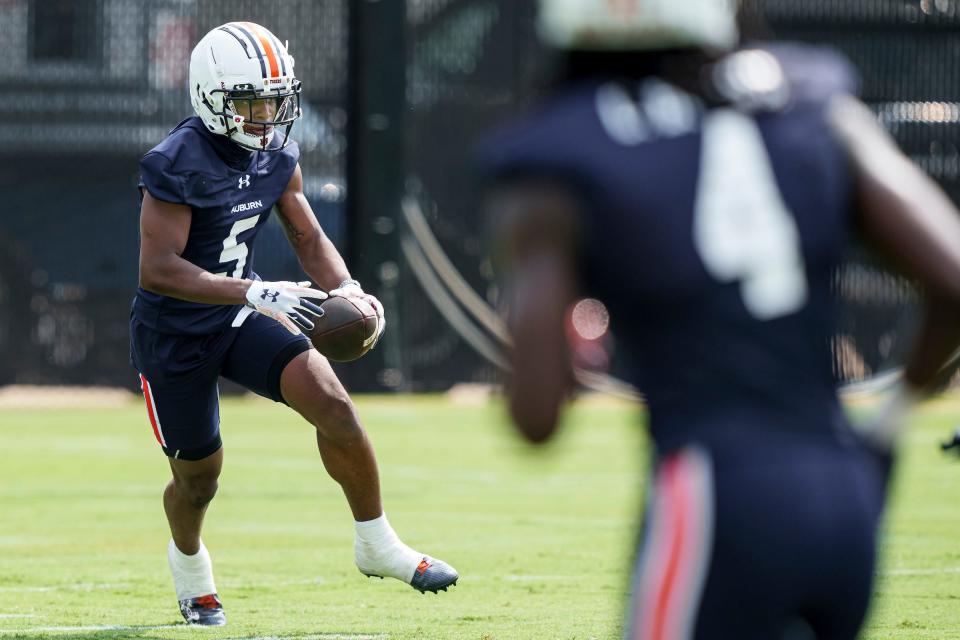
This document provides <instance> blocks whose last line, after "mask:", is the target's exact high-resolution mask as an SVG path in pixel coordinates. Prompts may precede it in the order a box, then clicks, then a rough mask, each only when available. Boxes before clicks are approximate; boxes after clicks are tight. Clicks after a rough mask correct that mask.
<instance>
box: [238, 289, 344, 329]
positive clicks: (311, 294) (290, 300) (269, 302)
mask: <svg viewBox="0 0 960 640" xmlns="http://www.w3.org/2000/svg"><path fill="white" fill-rule="evenodd" d="M309 284H310V283H309V282H303V283H300V282H262V281H260V280H257V281H255V282H254V283H253V284H251V285H250V288H249V289H247V296H246V297H247V304H248V305H249V306H251V307H253V308H254V309H256V310H257V311H258V312H259V313H262V314H263V315H265V316H267V317H269V318H273V319H274V320H276V321H277V322H279V323H280V324H282V325H283V326H284V327H285V328H286V329H287V331H289V332H290V333H302V332H303V330H306V331H310V330H311V329H313V320H311V319H310V317H309V316H311V315H312V316H313V317H319V316H322V315H323V309H321V308H320V305H319V304H318V303H319V302H320V301H322V300H325V299H326V298H327V294H326V293H324V292H323V291H319V290H317V289H310V288H309V287H308V286H307V285H309ZM271 289H272V291H271ZM311 300H316V301H317V302H311Z"/></svg>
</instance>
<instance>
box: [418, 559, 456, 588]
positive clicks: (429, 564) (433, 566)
mask: <svg viewBox="0 0 960 640" xmlns="http://www.w3.org/2000/svg"><path fill="white" fill-rule="evenodd" d="M459 579H460V575H459V574H458V573H457V570H456V569H454V568H453V567H451V566H450V565H448V564H447V563H446V562H444V561H443V560H436V559H434V558H431V557H429V556H424V557H423V560H421V561H420V564H419V565H417V570H416V571H414V572H413V579H412V580H410V586H411V587H413V588H414V589H416V590H417V591H419V592H420V593H426V592H427V591H430V592H432V593H437V592H438V591H446V590H447V587H454V586H456V585H457V580H459Z"/></svg>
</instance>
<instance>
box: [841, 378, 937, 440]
mask: <svg viewBox="0 0 960 640" xmlns="http://www.w3.org/2000/svg"><path fill="white" fill-rule="evenodd" d="M922 396H923V394H922V393H921V392H920V391H919V390H917V389H913V388H912V387H910V386H908V385H907V383H906V382H903V381H900V382H898V383H897V384H896V385H895V386H894V387H893V388H892V389H889V390H887V391H886V392H885V393H884V394H883V396H882V397H881V398H880V399H879V400H878V401H877V402H876V405H875V406H874V408H873V410H872V412H871V413H870V415H869V416H867V417H865V418H861V419H860V420H853V421H852V422H851V424H852V426H853V429H854V431H856V432H858V433H859V434H860V435H861V436H862V437H863V438H864V439H865V440H866V441H867V442H868V443H869V444H870V445H872V446H873V447H876V448H877V449H880V450H881V451H889V450H890V449H892V448H893V447H894V445H896V443H897V441H898V440H899V439H900V436H901V434H902V433H903V431H904V429H905V427H906V423H907V418H908V417H909V414H910V411H911V409H913V407H914V405H916V404H917V403H918V402H920V400H922Z"/></svg>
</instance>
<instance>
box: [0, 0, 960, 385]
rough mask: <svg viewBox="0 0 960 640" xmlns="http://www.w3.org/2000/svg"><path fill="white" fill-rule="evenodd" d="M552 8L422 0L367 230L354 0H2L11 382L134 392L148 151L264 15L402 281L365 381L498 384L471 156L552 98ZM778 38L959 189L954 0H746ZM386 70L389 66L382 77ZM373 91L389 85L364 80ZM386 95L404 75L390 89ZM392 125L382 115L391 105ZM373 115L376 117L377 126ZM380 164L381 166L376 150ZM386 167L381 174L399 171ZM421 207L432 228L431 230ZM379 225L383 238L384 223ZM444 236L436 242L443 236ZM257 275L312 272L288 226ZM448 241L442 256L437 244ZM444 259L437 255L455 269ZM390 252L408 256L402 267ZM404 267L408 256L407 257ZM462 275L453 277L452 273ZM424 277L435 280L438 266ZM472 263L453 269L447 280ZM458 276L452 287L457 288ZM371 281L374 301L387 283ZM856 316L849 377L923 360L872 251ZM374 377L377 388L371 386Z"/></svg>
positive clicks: (0, 212) (325, 156)
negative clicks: (195, 69)
mask: <svg viewBox="0 0 960 640" xmlns="http://www.w3.org/2000/svg"><path fill="white" fill-rule="evenodd" d="M535 5H536V3H535V2H532V1H524V2H514V1H512V0H408V2H407V3H406V21H405V24H396V25H383V24H379V25H376V29H377V30H379V32H382V30H383V29H385V28H395V29H398V30H401V31H402V37H401V41H404V42H405V47H404V48H405V51H401V50H398V51H396V55H397V56H402V57H403V58H402V59H405V61H406V63H405V65H404V66H405V70H406V71H405V75H406V78H405V94H404V95H398V96H397V100H399V101H402V102H403V104H402V108H401V111H402V112H403V114H404V118H403V122H402V128H403V135H404V138H403V139H404V140H405V141H406V142H405V146H404V150H403V153H402V154H399V155H398V154H396V153H392V154H385V156H384V157H389V158H391V160H390V161H391V162H394V160H393V158H396V157H400V158H401V160H400V162H401V163H402V164H403V173H404V175H405V177H406V180H405V184H404V187H403V191H404V192H405V193H406V195H407V200H406V201H405V203H404V205H405V206H404V211H406V210H408V209H409V210H411V211H414V212H415V213H416V216H419V219H420V220H421V221H422V222H425V223H426V224H425V228H426V230H427V232H428V233H427V237H426V238H425V237H424V235H423V233H422V231H423V229H421V230H420V231H421V233H420V234H419V235H418V234H414V233H413V228H412V227H411V226H410V224H411V223H410V221H409V220H407V219H406V217H405V215H404V213H403V212H401V206H400V202H397V203H396V208H397V210H396V211H395V212H391V211H384V212H383V213H382V214H381V215H380V216H378V217H377V218H376V219H375V220H358V219H352V220H348V219H347V216H346V214H345V211H346V210H347V209H346V206H345V197H346V195H347V188H346V187H347V185H346V178H345V176H346V175H347V152H348V140H347V138H348V132H349V131H350V128H349V127H348V113H349V112H351V105H348V99H349V91H348V89H349V85H348V80H349V81H354V82H356V81H358V78H350V77H349V74H348V69H349V68H350V65H349V60H348V51H349V46H348V45H349V42H350V39H351V37H355V38H357V40H355V42H356V43H358V44H359V46H361V47H362V46H363V45H364V37H365V34H364V33H362V32H361V33H357V32H354V33H353V34H351V33H349V25H351V24H353V25H354V28H355V29H359V30H361V31H362V30H363V29H365V28H367V27H368V26H370V25H367V24H365V23H364V22H362V21H360V22H357V21H355V22H353V23H351V22H350V16H349V15H348V14H349V13H350V11H351V9H354V10H355V9H356V8H357V6H359V3H348V2H347V1H346V0H278V1H276V2H269V3H265V2H258V1H254V0H231V1H229V2H228V1H226V0H150V1H146V0H144V1H137V0H4V1H3V2H0V47H2V49H3V51H4V52H5V54H6V55H5V64H4V65H2V66H0V80H2V83H0V139H2V140H3V141H4V144H3V152H2V153H3V155H2V159H0V187H2V193H3V194H4V196H5V206H4V207H3V208H2V209H0V384H6V383H12V382H25V383H85V384H90V383H98V384H119V385H124V386H132V385H133V384H134V377H133V375H132V372H131V371H130V369H129V366H128V364H127V318H128V310H129V303H130V300H131V298H132V295H133V293H134V289H135V286H136V277H137V222H138V215H137V214H138V206H139V204H138V197H137V193H136V189H135V185H136V178H137V160H138V158H139V157H140V155H142V154H143V153H144V152H145V151H146V150H147V149H149V148H150V147H152V146H153V145H154V144H156V143H157V142H158V141H159V140H160V139H162V137H163V136H164V135H165V134H166V132H167V131H168V130H169V129H170V128H172V127H173V126H174V125H175V124H176V123H177V122H179V121H180V120H181V119H182V118H184V117H186V116H187V115H189V114H190V113H191V109H190V105H189V101H188V99H187V94H186V88H185V79H186V71H187V60H188V56H189V52H190V50H191V48H192V46H193V44H194V43H195V42H196V40H197V39H198V38H199V37H200V36H202V35H203V34H204V33H206V31H207V30H209V29H210V28H212V27H214V26H217V25H219V24H222V23H224V22H228V21H231V20H250V21H254V22H259V23H261V24H263V25H265V26H266V27H268V28H269V29H271V30H272V31H274V32H275V33H276V34H278V35H279V36H280V37H281V38H282V39H287V40H289V43H290V51H291V53H292V54H293V55H294V57H295V58H296V60H297V74H298V77H300V78H301V80H302V81H303V85H304V98H305V105H304V111H305V114H304V118H303V121H302V122H301V123H298V124H297V126H296V127H295V129H294V131H295V134H294V135H295V137H296V138H297V139H298V141H299V142H300V145H301V148H302V150H303V155H302V159H301V163H302V165H303V168H304V175H305V177H306V185H305V186H306V191H307V196H308V198H309V199H310V201H311V203H312V205H313V207H314V210H315V211H316V212H317V214H318V217H319V218H320V221H321V223H322V224H323V226H324V228H325V229H326V231H327V233H328V234H329V235H330V236H331V237H333V238H334V240H335V241H336V242H337V244H338V246H340V247H341V248H342V249H343V250H344V251H345V252H347V254H348V257H352V258H353V259H354V260H363V261H371V262H378V263H379V261H380V260H381V258H383V265H388V266H389V265H392V266H393V267H396V268H393V267H391V268H389V269H388V268H386V267H384V268H381V269H380V271H379V272H378V273H381V274H382V275H383V277H384V278H386V277H387V276H389V277H390V278H392V279H394V280H396V279H397V278H399V281H398V284H397V286H396V299H397V301H398V305H399V306H398V307H397V311H396V312H397V313H398V314H399V315H400V319H401V320H402V321H401V322H397V323H395V324H393V325H390V326H392V327H394V331H396V332H397V335H396V336H395V338H394V340H393V343H392V345H393V346H392V347H391V351H390V353H391V354H392V355H390V357H389V360H390V362H389V367H390V371H391V372H393V373H395V374H396V375H388V376H385V375H382V374H383V373H384V371H383V368H384V367H386V366H387V364H385V363H384V359H383V357H382V356H380V357H379V359H376V358H373V359H371V360H370V361H369V362H367V363H364V362H363V361H361V363H359V364H358V365H356V367H358V369H356V370H357V371H359V372H360V374H361V375H354V376H351V379H352V382H353V386H354V388H363V387H373V386H376V387H387V388H401V389H437V388H445V387H448V386H449V385H450V384H452V383H454V382H458V381H481V382H482V381H488V380H491V379H493V378H494V377H495V375H496V366H495V365H494V364H492V362H491V360H495V359H496V351H497V345H498V340H497V328H496V326H495V322H493V321H492V320H491V319H490V318H488V317H486V316H484V313H485V312H487V311H489V308H490V307H492V306H494V305H495V303H496V288H495V284H494V281H493V274H492V272H491V267H490V264H489V261H488V260H487V247H486V242H485V236H484V226H483V222H482V221H481V220H480V219H479V217H478V207H477V203H476V202H475V198H476V191H475V185H474V184H473V180H472V178H471V174H470V172H469V157H468V150H469V149H470V147H471V145H472V144H473V143H474V142H475V141H476V140H477V138H478V137H479V136H480V135H481V133H482V132H483V131H484V130H486V129H487V128H488V127H489V126H490V125H491V124H493V123H494V122H496V121H497V120H499V119H501V118H502V117H503V116H505V115H506V114H507V113H509V112H510V111H511V110H513V109H515V108H516V107H517V106H518V105H520V104H522V103H524V102H525V101H527V100H529V99H530V97H531V96H532V95H533V92H534V89H535V86H536V84H537V81H538V78H539V77H540V74H541V73H543V72H544V70H545V69H546V68H548V67H549V65H548V59H547V54H546V53H545V52H544V51H542V50H541V49H540V48H539V47H538V46H537V44H536V37H535V30H534V15H535V8H536V6H535ZM744 6H745V15H746V19H745V24H747V25H748V27H749V30H750V32H751V33H754V34H757V35H759V36H761V37H770V36H776V37H780V38H785V39H797V40H803V41H810V42H818V43H827V44H832V45H834V46H837V47H839V48H841V49H842V50H843V51H844V52H845V53H846V54H847V55H848V56H849V57H850V58H851V59H852V60H853V61H854V63H856V65H857V66H858V67H859V68H860V70H861V72H862V75H863V96H864V98H865V100H866V101H867V102H868V103H869V104H870V106H871V107H873V108H874V109H875V110H876V111H877V113H878V115H879V117H880V118H881V120H882V121H883V122H884V124H885V125H886V126H887V127H888V128H889V129H890V130H891V131H892V132H893V133H894V134H895V135H896V137H897V139H898V140H899V141H900V143H901V145H902V146H903V148H904V149H905V150H906V151H907V152H908V153H909V154H910V155H911V156H912V157H913V158H914V159H915V160H916V161H917V162H918V163H920V165H921V166H923V167H924V169H926V170H927V171H928V172H930V174H931V175H933V176H934V177H935V178H936V179H937V180H939V181H940V182H941V184H943V185H944V187H945V188H946V189H947V191H948V192H949V193H950V194H951V196H952V197H953V198H955V199H957V198H960V182H958V171H960V151H958V146H957V145H958V142H957V140H958V128H957V125H958V122H960V96H958V95H957V94H958V93H960V83H957V81H956V80H955V78H956V77H958V72H960V9H958V8H957V7H958V5H957V3H955V2H952V1H951V0H900V1H893V0H808V1H805V2H794V1H789V0H745V2H744ZM373 75H374V76H375V75H376V67H375V66H374V72H373ZM359 80H362V81H364V82H367V83H371V84H373V85H375V83H377V82H378V81H379V80H380V79H378V78H376V77H367V78H362V79H359ZM383 80H384V86H386V85H387V84H389V78H384V79H383ZM373 115H374V116H376V114H373ZM371 121H372V122H374V121H376V117H374V118H372V119H371ZM362 166H364V167H366V169H364V170H366V171H378V167H377V162H376V158H373V159H368V162H367V163H366V164H364V165H362ZM382 168H383V167H380V169H382ZM416 216H415V217H416ZM393 223H397V224H398V229H399V231H400V232H401V233H400V235H401V236H402V239H401V245H402V246H403V247H404V248H405V249H406V250H407V251H404V252H399V253H398V255H396V256H386V257H384V256H379V255H377V252H378V251H380V249H379V248H377V247H371V248H369V249H367V250H364V248H363V247H360V248H359V250H358V248H357V247H356V246H353V245H352V244H351V242H350V240H351V238H352V239H354V240H356V238H361V239H362V238H364V237H365V236H363V235H362V234H357V233H355V230H356V227H357V225H364V224H373V225H374V226H375V227H376V228H378V229H381V230H382V231H383V233H384V234H389V233H390V232H391V229H392V227H391V224H393ZM377 225H379V226H377ZM430 242H433V243H435V245H430ZM258 243H259V244H258V249H257V261H258V262H257V265H256V268H257V271H258V272H259V273H261V274H262V275H263V276H264V277H276V278H289V277H294V276H296V274H297V272H298V269H297V265H296V260H295V258H294V256H293V254H292V253H291V252H290V251H289V249H288V248H287V247H286V242H285V240H284V238H283V234H282V232H281V231H280V229H279V228H278V227H277V226H275V225H273V223H271V226H270V227H268V228H267V230H266V231H265V232H264V234H262V237H261V238H260V239H259V240H258ZM431 248H432V250H431ZM437 250H439V253H440V255H439V257H438V256H437ZM387 258H389V259H387ZM394 261H397V262H399V264H398V265H397V264H395V263H394ZM440 263H443V265H442V266H443V267H444V268H443V269H437V268H436V267H437V265H438V264H440ZM424 264H427V265H428V266H431V265H432V269H426V270H424V269H421V268H420V267H423V265H424ZM446 272H453V273H454V274H455V277H453V276H450V275H449V273H446ZM445 273H446V276H445V275H444V274H445ZM371 288H376V286H375V285H374V286H372V287H371ZM837 290H838V292H839V293H840V294H841V295H842V296H843V297H844V299H845V300H846V303H847V306H846V309H847V312H846V315H845V317H844V320H843V327H842V329H841V331H840V333H839V335H838V337H837V340H836V344H837V349H836V351H837V353H838V359H837V370H838V372H840V373H841V374H842V375H843V376H844V377H845V378H846V379H851V380H855V379H860V378H865V377H869V376H870V375H872V374H874V373H876V372H877V371H880V370H882V369H884V368H885V367H887V366H888V365H889V364H890V363H895V362H896V361H897V359H898V358H901V357H902V354H903V352H904V349H905V348H906V344H905V337H906V336H907V335H909V326H910V323H911V322H913V319H914V317H915V315H914V313H913V308H914V307H915V305H916V300H917V298H916V294H915V292H914V291H913V290H912V289H911V288H910V287H909V286H908V285H907V284H906V283H903V282H901V281H899V280H897V279H895V278H892V277H890V276H888V275H887V274H885V273H884V272H882V271H881V270H880V269H879V268H877V267H876V266H874V265H873V264H872V263H871V262H870V260H869V258H867V257H862V256H855V259H853V260H852V261H851V263H850V265H849V266H848V267H845V269H844V270H842V271H841V273H838V275H837ZM364 381H367V382H364Z"/></svg>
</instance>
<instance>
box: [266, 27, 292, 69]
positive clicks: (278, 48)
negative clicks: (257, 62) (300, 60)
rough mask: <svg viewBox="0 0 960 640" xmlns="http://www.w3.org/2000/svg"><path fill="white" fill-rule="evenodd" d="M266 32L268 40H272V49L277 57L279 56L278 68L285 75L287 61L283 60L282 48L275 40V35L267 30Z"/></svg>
mask: <svg viewBox="0 0 960 640" xmlns="http://www.w3.org/2000/svg"><path fill="white" fill-rule="evenodd" d="M264 31H266V29H264ZM267 34H268V35H269V36H270V41H271V42H273V50H274V51H275V52H276V53H277V57H278V58H280V69H281V71H282V73H283V75H287V63H286V62H284V60H283V59H284V58H285V57H286V56H285V54H284V49H283V47H281V46H280V43H279V42H278V41H277V37H276V36H275V35H273V34H272V33H270V32H269V31H267Z"/></svg>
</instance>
